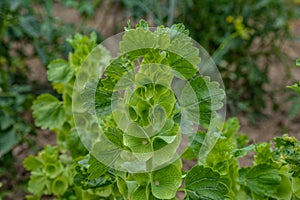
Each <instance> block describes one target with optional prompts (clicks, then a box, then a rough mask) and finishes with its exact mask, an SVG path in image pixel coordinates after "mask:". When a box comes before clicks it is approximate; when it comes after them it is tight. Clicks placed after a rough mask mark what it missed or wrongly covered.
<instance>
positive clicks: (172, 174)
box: [151, 164, 182, 199]
mask: <svg viewBox="0 0 300 200" xmlns="http://www.w3.org/2000/svg"><path fill="white" fill-rule="evenodd" d="M181 181H182V180H181V168H179V167H178V166H176V165H173V164H171V165H168V166H167V167H164V168H162V169H159V170H157V171H153V172H152V173H151V191H152V194H153V195H154V196H155V197H156V198H159V199H171V198H173V197H175V196H176V192H177V189H178V188H179V187H180V185H181Z"/></svg>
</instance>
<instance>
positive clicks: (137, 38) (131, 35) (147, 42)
mask: <svg viewBox="0 0 300 200" xmlns="http://www.w3.org/2000/svg"><path fill="white" fill-rule="evenodd" d="M155 46H156V38H155V35H154V34H153V33H152V32H151V31H150V30H144V29H132V30H128V31H126V32H125V33H124V35H123V37H122V41H121V42H120V49H121V52H122V53H126V52H132V51H136V50H140V49H147V48H155Z"/></svg>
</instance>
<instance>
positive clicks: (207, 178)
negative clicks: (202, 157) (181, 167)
mask: <svg viewBox="0 0 300 200" xmlns="http://www.w3.org/2000/svg"><path fill="white" fill-rule="evenodd" d="M185 184H186V193H187V196H188V199H191V200H193V199H195V200H196V199H197V200H201V199H203V200H208V199H211V200H223V199H225V198H226V195H227V193H228V188H227V186H226V185H225V184H224V183H223V182H222V179H221V178H220V174H219V173H217V172H214V171H213V170H212V169H211V168H204V167H203V166H200V165H197V166H195V167H193V168H192V169H191V170H190V171H189V172H188V174H187V175H186V179H185Z"/></svg>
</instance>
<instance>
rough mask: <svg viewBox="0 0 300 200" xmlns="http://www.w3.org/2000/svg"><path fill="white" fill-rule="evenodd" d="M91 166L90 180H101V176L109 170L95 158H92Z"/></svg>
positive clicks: (89, 169)
mask: <svg viewBox="0 0 300 200" xmlns="http://www.w3.org/2000/svg"><path fill="white" fill-rule="evenodd" d="M89 164H90V166H89V168H88V173H90V175H89V177H88V179H89V180H93V179H96V178H99V177H100V176H102V175H103V174H105V173H106V172H107V170H108V168H107V166H105V165H104V164H103V163H101V162H99V161H98V160H97V159H96V158H95V157H94V156H91V157H90V159H89Z"/></svg>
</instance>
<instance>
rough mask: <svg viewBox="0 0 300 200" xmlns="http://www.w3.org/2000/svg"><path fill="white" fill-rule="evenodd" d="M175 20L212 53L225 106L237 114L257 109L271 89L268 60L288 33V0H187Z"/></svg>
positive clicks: (291, 12)
mask: <svg viewBox="0 0 300 200" xmlns="http://www.w3.org/2000/svg"><path fill="white" fill-rule="evenodd" d="M181 4H186V5H189V6H185V5H182V6H178V7H179V8H182V11H180V14H179V16H178V17H177V19H176V20H180V21H183V22H184V23H185V24H186V25H187V27H188V28H189V30H191V35H192V37H193V38H194V39H195V40H197V41H198V42H199V43H200V44H201V45H202V46H203V47H204V48H205V49H206V50H207V51H208V52H209V53H210V54H211V55H212V57H213V58H214V60H215V62H216V64H217V65H218V67H219V69H220V71H221V73H222V78H223V81H224V83H225V86H226V88H227V99H228V107H229V109H230V112H231V113H233V114H236V113H237V112H238V111H244V112H245V113H247V115H248V116H250V117H251V116H252V117H253V116H254V115H255V114H259V113H261V111H262V109H263V108H264V107H265V106H266V97H267V96H268V95H270V94H268V92H267V91H266V90H265V89H264V86H265V85H266V84H267V83H269V77H268V72H269V68H270V65H269V63H270V62H269V59H270V58H271V57H273V58H274V56H275V57H279V58H282V56H284V52H282V51H281V47H282V44H283V43H284V42H285V41H286V39H287V38H288V37H289V36H290V27H289V26H290V23H289V22H290V20H291V19H292V18H293V16H294V9H293V7H292V6H293V5H292V4H291V2H289V1H273V0H261V1H256V0H247V1H244V0H233V1H232V0H218V1H214V3H212V2H211V1H210V0H201V1H196V0H186V1H185V2H184V3H183V2H181Z"/></svg>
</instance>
